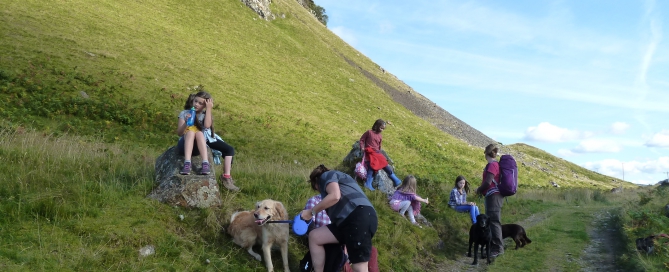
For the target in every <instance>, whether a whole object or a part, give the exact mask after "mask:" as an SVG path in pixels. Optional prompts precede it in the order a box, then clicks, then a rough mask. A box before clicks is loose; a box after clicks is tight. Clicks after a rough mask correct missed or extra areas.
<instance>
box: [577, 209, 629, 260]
mask: <svg viewBox="0 0 669 272" xmlns="http://www.w3.org/2000/svg"><path fill="white" fill-rule="evenodd" d="M588 236H589V237H590V244H589V245H588V246H586V247H585V249H584V250H583V254H582V255H581V258H580V259H579V260H578V262H579V264H580V265H581V267H582V269H581V270H582V271H610V272H613V271H622V270H621V269H619V268H618V267H616V263H615V260H616V256H618V255H619V253H620V250H621V248H622V247H623V244H622V242H621V240H620V236H619V234H618V230H617V229H616V228H615V226H614V224H613V214H612V213H611V210H602V211H599V212H597V213H596V214H595V219H594V220H593V222H592V225H591V226H590V228H589V229H588Z"/></svg>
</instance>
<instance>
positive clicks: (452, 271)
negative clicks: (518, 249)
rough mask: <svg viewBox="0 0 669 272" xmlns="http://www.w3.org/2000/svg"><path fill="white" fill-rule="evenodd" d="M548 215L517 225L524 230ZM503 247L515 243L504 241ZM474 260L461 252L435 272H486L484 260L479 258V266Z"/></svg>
mask: <svg viewBox="0 0 669 272" xmlns="http://www.w3.org/2000/svg"><path fill="white" fill-rule="evenodd" d="M547 217H548V215H547V214H546V213H540V214H533V215H531V216H530V217H528V218H526V219H525V220H523V221H522V222H520V223H519V225H521V226H523V227H524V228H531V227H533V226H534V225H536V224H537V223H540V222H541V221H544V220H545V219H546V218H547ZM504 245H505V247H506V248H509V247H515V243H514V242H513V241H512V240H511V238H509V239H504ZM473 261H474V259H473V258H472V257H467V252H463V253H462V254H461V256H460V257H459V258H458V259H457V260H448V261H446V262H444V263H441V264H439V265H437V268H436V270H435V271H439V272H457V271H467V272H474V271H486V270H488V264H487V263H486V260H485V259H480V258H479V264H478V265H472V262H473Z"/></svg>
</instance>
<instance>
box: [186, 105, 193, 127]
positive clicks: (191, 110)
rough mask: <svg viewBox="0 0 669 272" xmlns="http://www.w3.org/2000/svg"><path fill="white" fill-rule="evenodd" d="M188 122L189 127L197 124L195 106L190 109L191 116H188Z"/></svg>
mask: <svg viewBox="0 0 669 272" xmlns="http://www.w3.org/2000/svg"><path fill="white" fill-rule="evenodd" d="M186 124H187V125H188V126H189V127H190V126H193V125H195V107H192V108H191V109H190V117H189V118H188V121H187V122H186Z"/></svg>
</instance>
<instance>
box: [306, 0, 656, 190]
mask: <svg viewBox="0 0 669 272" xmlns="http://www.w3.org/2000/svg"><path fill="white" fill-rule="evenodd" d="M316 4H318V5H320V6H322V7H324V8H325V10H326V14H327V15H328V16H329V22H328V28H329V29H330V30H331V31H332V32H334V33H335V34H337V35H339V37H341V38H342V39H343V40H345V41H346V42H347V43H348V44H350V45H351V46H353V47H354V48H356V49H357V50H359V51H360V52H362V53H363V54H365V55H366V56H368V57H369V58H371V59H372V60H373V61H374V62H376V63H377V64H379V65H380V66H381V67H383V68H384V69H385V70H386V71H388V72H390V73H392V74H394V75H396V76H397V77H398V78H399V79H401V80H402V81H404V82H405V83H407V84H408V85H409V86H411V87H412V88H413V89H415V90H416V91H417V92H419V93H421V94H423V95H424V96H426V97H428V98H429V99H430V100H432V101H434V102H435V103H437V104H438V105H439V106H441V107H442V108H444V109H445V110H447V111H449V112H450V113H451V114H453V115H455V116H456V117H458V118H460V119H461V120H463V121H464V122H466V123H468V124H469V125H471V126H473V127H474V128H476V129H478V130H480V131H482V132H483V133H484V134H486V135H488V136H490V137H492V138H493V139H495V140H497V141H499V142H502V143H504V144H512V143H526V144H529V145H532V146H535V147H537V148H540V149H542V150H545V151H547V152H549V153H551V154H553V155H555V156H558V157H561V158H564V159H566V160H569V161H571V162H574V163H576V164H578V165H581V166H583V167H586V168H588V169H591V170H594V171H597V172H600V173H602V174H606V175H610V176H614V177H617V178H623V171H624V179H625V180H627V181H631V182H634V183H639V184H654V183H656V182H658V181H660V180H663V179H666V178H667V173H666V172H669V121H667V120H666V119H667V117H669V46H668V45H667V42H666V41H665V39H666V38H669V35H667V34H668V33H667V30H666V29H667V28H668V27H667V26H665V24H664V19H665V17H666V16H668V15H669V2H664V1H608V0H607V1H595V0H593V1H569V0H566V1H506V0H498V1H446V0H431V1H422V0H418V1H416V0H414V1H395V0H390V1H389V0H386V1H380V0H365V1H352V0H316Z"/></svg>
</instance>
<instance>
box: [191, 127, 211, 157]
mask: <svg viewBox="0 0 669 272" xmlns="http://www.w3.org/2000/svg"><path fill="white" fill-rule="evenodd" d="M190 142H191V145H192V144H193V141H190ZM195 142H196V143H197V149H198V150H199V151H200V156H202V161H203V162H209V152H207V139H206V138H205V137H204V133H202V131H198V132H195Z"/></svg>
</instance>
